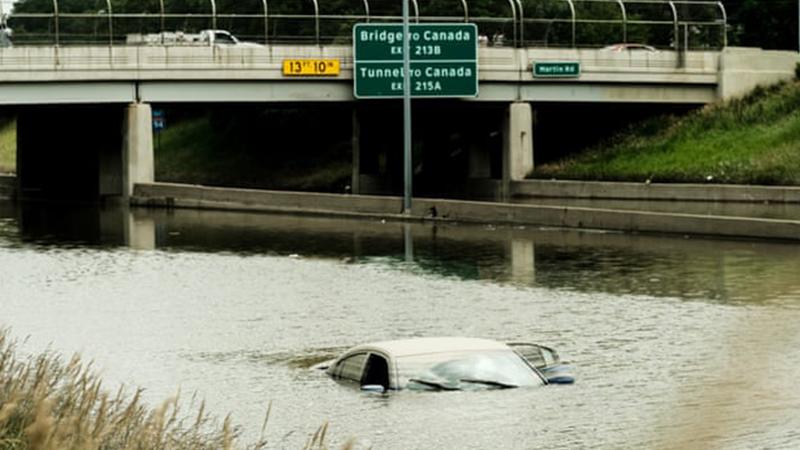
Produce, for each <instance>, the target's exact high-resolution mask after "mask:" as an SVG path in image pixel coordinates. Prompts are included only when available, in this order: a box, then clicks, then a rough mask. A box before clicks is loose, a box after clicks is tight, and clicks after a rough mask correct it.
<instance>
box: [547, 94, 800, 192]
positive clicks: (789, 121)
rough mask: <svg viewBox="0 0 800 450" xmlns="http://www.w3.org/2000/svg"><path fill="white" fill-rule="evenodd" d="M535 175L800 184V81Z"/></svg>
mask: <svg viewBox="0 0 800 450" xmlns="http://www.w3.org/2000/svg"><path fill="white" fill-rule="evenodd" d="M532 177H533V178H557V179H574V180H608V181H648V180H649V181H653V182H703V183H707V182H714V183H736V184H767V185H800V83H798V82H796V81H795V82H787V83H782V84H778V85H775V86H772V87H769V88H759V89H756V90H755V91H753V92H752V93H751V94H750V95H748V96H747V97H745V98H742V99H737V100H731V101H728V102H723V103H718V104H714V105H709V106H707V107H705V108H703V109H700V110H698V111H695V112H693V113H690V114H688V115H686V116H683V117H679V118H678V117H659V118H657V119H653V120H648V121H646V122H643V123H640V124H637V125H633V126H632V127H631V128H630V129H628V130H625V131H624V132H622V133H620V134H619V135H617V136H616V137H614V138H612V139H610V140H609V141H608V142H605V143H602V144H600V145H598V146H596V147H594V148H591V149H589V150H587V151H585V152H583V153H581V154H578V155H574V156H571V157H568V158H565V159H564V160H561V161H557V162H554V163H549V164H543V165H541V166H539V167H537V168H536V170H535V171H534V173H533V174H532Z"/></svg>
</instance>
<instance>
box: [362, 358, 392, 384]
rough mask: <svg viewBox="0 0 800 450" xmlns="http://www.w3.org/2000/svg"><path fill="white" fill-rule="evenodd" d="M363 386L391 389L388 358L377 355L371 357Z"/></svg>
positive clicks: (365, 369) (365, 368) (365, 371)
mask: <svg viewBox="0 0 800 450" xmlns="http://www.w3.org/2000/svg"><path fill="white" fill-rule="evenodd" d="M361 385H362V386H366V385H380V386H383V388H384V389H389V363H388V362H387V361H386V358H384V357H383V356H381V355H378V354H376V353H371V354H370V355H369V359H367V365H366V367H364V377H363V378H362V379H361Z"/></svg>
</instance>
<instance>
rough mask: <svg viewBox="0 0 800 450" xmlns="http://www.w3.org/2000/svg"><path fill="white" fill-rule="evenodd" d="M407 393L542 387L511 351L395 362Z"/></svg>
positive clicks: (427, 357)
mask: <svg viewBox="0 0 800 450" xmlns="http://www.w3.org/2000/svg"><path fill="white" fill-rule="evenodd" d="M398 370H399V372H400V378H401V382H402V383H403V384H404V385H405V386H404V387H406V388H408V389H426V390H429V389H442V390H472V389H497V388H512V387H522V386H539V385H542V384H544V382H543V381H542V379H541V377H539V375H538V374H537V373H536V372H535V371H534V369H532V368H531V367H530V366H529V365H528V364H526V363H525V361H524V360H523V359H522V358H521V357H520V356H519V355H517V354H516V353H514V352H513V351H510V350H509V351H483V352H461V353H457V352H448V353H435V354H426V355H414V356H406V357H401V358H398Z"/></svg>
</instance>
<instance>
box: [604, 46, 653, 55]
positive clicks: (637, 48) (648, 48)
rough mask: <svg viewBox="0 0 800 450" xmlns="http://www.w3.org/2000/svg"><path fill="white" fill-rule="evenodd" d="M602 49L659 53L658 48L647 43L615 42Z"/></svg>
mask: <svg viewBox="0 0 800 450" xmlns="http://www.w3.org/2000/svg"><path fill="white" fill-rule="evenodd" d="M600 50H603V51H607V52H646V53H658V49H656V48H655V47H653V46H652V45H647V44H613V45H609V46H606V47H603V48H601V49H600Z"/></svg>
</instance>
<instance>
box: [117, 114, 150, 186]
mask: <svg viewBox="0 0 800 450" xmlns="http://www.w3.org/2000/svg"><path fill="white" fill-rule="evenodd" d="M122 135H123V140H122V178H123V181H122V189H123V193H122V195H123V196H124V197H126V198H127V197H130V196H131V195H132V194H133V185H134V184H136V183H152V182H153V181H154V180H155V162H154V156H153V111H152V109H151V108H150V105H147V104H142V103H133V104H131V105H128V108H127V109H126V110H125V122H124V124H123V134H122Z"/></svg>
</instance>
